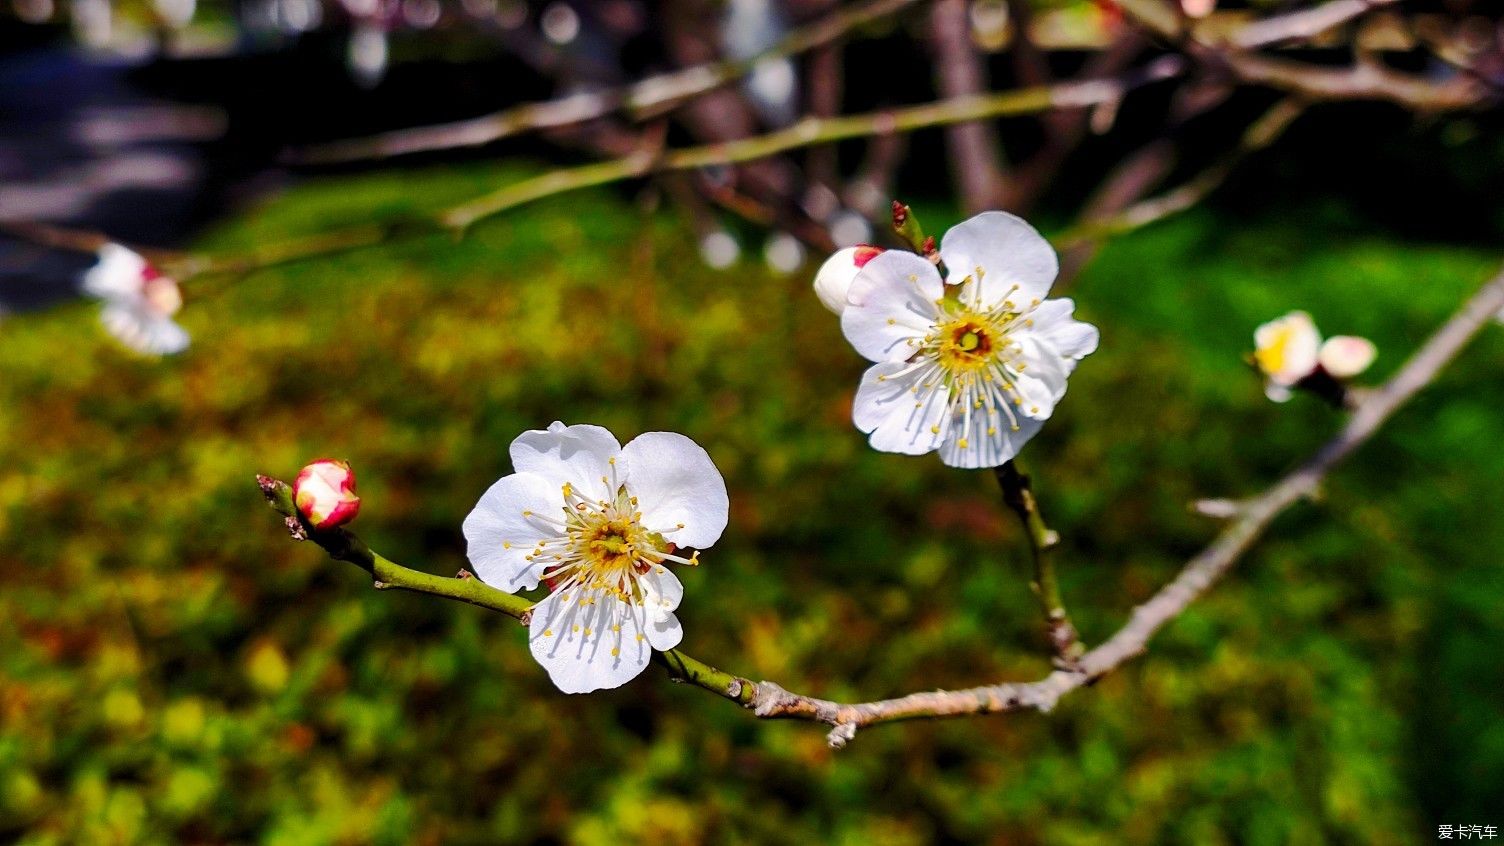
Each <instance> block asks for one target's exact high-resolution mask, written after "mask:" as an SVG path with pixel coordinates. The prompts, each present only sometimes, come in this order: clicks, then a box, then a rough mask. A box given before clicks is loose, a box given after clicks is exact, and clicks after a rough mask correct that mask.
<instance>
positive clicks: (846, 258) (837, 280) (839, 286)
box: [815, 244, 882, 314]
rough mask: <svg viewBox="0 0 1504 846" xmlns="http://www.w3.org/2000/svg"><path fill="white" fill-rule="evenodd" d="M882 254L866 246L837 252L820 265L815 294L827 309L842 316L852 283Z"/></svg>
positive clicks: (816, 275) (876, 249)
mask: <svg viewBox="0 0 1504 846" xmlns="http://www.w3.org/2000/svg"><path fill="white" fill-rule="evenodd" d="M880 252H882V250H881V249H879V248H877V247H869V246H866V245H865V244H864V245H861V246H856V247H847V248H846V249H844V250H837V251H836V252H835V254H834V255H832V256H831V257H830V258H828V259H826V260H825V263H824V264H822V265H820V271H819V272H818V273H816V274H815V294H816V295H817V296H818V297H819V298H820V302H822V303H824V304H825V307H826V308H828V309H830V310H831V311H833V312H835V313H836V314H840V313H841V312H843V311H845V310H846V292H847V291H849V290H850V289H851V283H852V282H853V281H855V280H856V277H857V274H858V273H861V272H862V268H863V267H865V266H866V264H867V262H869V261H872V258H873V257H874V256H876V255H877V254H878V253H880Z"/></svg>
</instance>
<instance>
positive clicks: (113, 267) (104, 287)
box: [83, 243, 147, 300]
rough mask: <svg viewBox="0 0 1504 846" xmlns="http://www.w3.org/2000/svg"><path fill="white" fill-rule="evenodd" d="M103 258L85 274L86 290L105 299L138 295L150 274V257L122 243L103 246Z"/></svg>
mask: <svg viewBox="0 0 1504 846" xmlns="http://www.w3.org/2000/svg"><path fill="white" fill-rule="evenodd" d="M98 255H99V261H97V262H95V264H94V266H93V267H91V268H89V270H88V272H86V273H85V274H84V279H83V289H84V291H85V292H86V293H89V294H92V295H93V296H96V297H100V298H101V299H107V300H113V299H121V298H129V297H133V296H138V295H140V293H141V288H142V284H143V283H144V282H145V276H146V267H147V264H146V259H144V258H142V257H141V255H140V254H139V253H137V252H136V251H134V250H131V249H129V248H127V247H123V246H121V245H119V244H115V243H109V244H105V245H104V246H103V247H100V248H99V253H98Z"/></svg>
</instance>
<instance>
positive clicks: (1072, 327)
mask: <svg viewBox="0 0 1504 846" xmlns="http://www.w3.org/2000/svg"><path fill="white" fill-rule="evenodd" d="M1075 310H1076V303H1075V301H1074V300H1072V299H1071V298H1069V297H1062V298H1060V299H1058V300H1045V301H1044V302H1042V303H1040V304H1039V305H1038V306H1036V307H1035V308H1034V310H1033V311H1032V312H1030V313H1029V315H1028V317H1027V319H1028V320H1031V321H1033V325H1032V326H1026V327H1024V328H1022V329H1020V330H1019V332H1020V334H1029V335H1032V336H1034V337H1035V338H1038V339H1039V340H1040V341H1042V342H1044V344H1045V345H1046V346H1048V347H1049V348H1050V349H1052V350H1054V351H1055V352H1056V353H1058V354H1059V355H1061V356H1064V357H1065V358H1068V359H1071V360H1072V361H1079V360H1080V359H1083V358H1085V357H1086V356H1088V355H1091V354H1092V353H1094V352H1096V351H1097V341H1098V339H1099V333H1098V332H1097V327H1095V326H1093V325H1091V324H1090V323H1083V322H1081V321H1079V320H1076V319H1075V318H1074V317H1072V316H1071V315H1072V314H1073V313H1074V312H1075Z"/></svg>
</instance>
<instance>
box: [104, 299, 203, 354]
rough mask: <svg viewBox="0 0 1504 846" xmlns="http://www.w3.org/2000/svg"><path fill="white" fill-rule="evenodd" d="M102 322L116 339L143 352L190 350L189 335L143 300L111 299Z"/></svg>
mask: <svg viewBox="0 0 1504 846" xmlns="http://www.w3.org/2000/svg"><path fill="white" fill-rule="evenodd" d="M99 320H100V322H101V323H103V324H104V328H105V330H106V331H108V332H109V333H110V334H111V335H114V336H115V339H116V340H118V341H120V343H122V344H125V345H126V346H128V347H130V348H131V349H133V350H135V351H136V352H139V353H146V354H147V355H176V354H178V353H180V352H182V351H183V350H186V349H188V343H189V338H188V332H187V331H186V330H184V329H183V327H181V326H179V325H178V324H176V323H174V322H173V321H172V319H171V318H169V317H164V316H162V315H160V314H158V313H156V312H155V311H153V310H152V309H151V307H150V306H149V305H148V304H147V302H146V300H145V299H144V298H141V297H134V298H130V297H127V298H124V299H118V300H107V301H106V303H105V306H104V308H103V309H102V310H101V311H100V313H99Z"/></svg>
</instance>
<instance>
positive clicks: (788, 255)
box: [762, 232, 804, 273]
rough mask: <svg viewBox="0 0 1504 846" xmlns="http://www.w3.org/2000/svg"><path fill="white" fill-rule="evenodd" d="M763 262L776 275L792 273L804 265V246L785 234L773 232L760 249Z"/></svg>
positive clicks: (796, 239)
mask: <svg viewBox="0 0 1504 846" xmlns="http://www.w3.org/2000/svg"><path fill="white" fill-rule="evenodd" d="M762 257H763V260H764V261H766V262H767V263H768V267H771V268H773V270H774V271H776V272H778V273H793V272H794V271H796V270H798V269H799V267H800V265H802V264H804V245H803V244H801V243H799V239H798V238H795V237H794V236H793V235H790V234H789V233H787V232H775V233H773V235H772V236H771V237H769V238H768V242H767V244H765V245H763V248H762Z"/></svg>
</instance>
